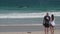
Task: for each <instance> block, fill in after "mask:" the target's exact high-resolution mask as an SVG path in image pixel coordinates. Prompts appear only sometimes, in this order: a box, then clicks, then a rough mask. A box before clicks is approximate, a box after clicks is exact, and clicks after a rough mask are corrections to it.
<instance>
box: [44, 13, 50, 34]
mask: <svg viewBox="0 0 60 34" xmlns="http://www.w3.org/2000/svg"><path fill="white" fill-rule="evenodd" d="M43 26H44V27H45V34H48V28H49V26H50V16H49V14H48V13H46V16H44V19H43Z"/></svg>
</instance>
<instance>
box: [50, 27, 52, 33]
mask: <svg viewBox="0 0 60 34" xmlns="http://www.w3.org/2000/svg"><path fill="white" fill-rule="evenodd" d="M50 32H51V34H52V27H51V26H50Z"/></svg>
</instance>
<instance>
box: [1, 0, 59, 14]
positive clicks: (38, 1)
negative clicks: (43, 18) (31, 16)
mask: <svg viewBox="0 0 60 34" xmlns="http://www.w3.org/2000/svg"><path fill="white" fill-rule="evenodd" d="M50 10H57V11H60V0H0V13H12V12H18V13H19V12H20V13H21V12H23V13H28V12H29V13H30V12H45V11H50ZM51 12H52V11H51Z"/></svg>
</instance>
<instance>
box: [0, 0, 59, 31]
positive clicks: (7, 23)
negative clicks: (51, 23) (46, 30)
mask: <svg viewBox="0 0 60 34" xmlns="http://www.w3.org/2000/svg"><path fill="white" fill-rule="evenodd" d="M47 12H48V13H49V15H51V14H54V16H55V23H56V25H57V26H58V27H59V26H60V21H59V20H60V0H46V1H45V0H0V32H9V31H10V32H14V31H15V32H16V31H40V30H42V28H41V27H42V26H41V25H39V24H42V23H43V17H44V15H45V14H46V13H47ZM21 24H22V25H24V24H30V25H32V26H28V25H27V26H25V25H24V26H21ZM33 24H35V25H36V24H37V25H38V26H33ZM13 25H15V26H13ZM17 25H18V26H17ZM57 26H56V28H57V29H60V28H58V27H57ZM19 29H20V30H19Z"/></svg>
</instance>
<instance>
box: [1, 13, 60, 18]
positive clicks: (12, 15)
mask: <svg viewBox="0 0 60 34" xmlns="http://www.w3.org/2000/svg"><path fill="white" fill-rule="evenodd" d="M46 13H47V12H40V13H6V14H0V18H42V17H43V16H44V15H45V14H46ZM48 13H49V15H51V14H54V15H55V16H60V12H48Z"/></svg>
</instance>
